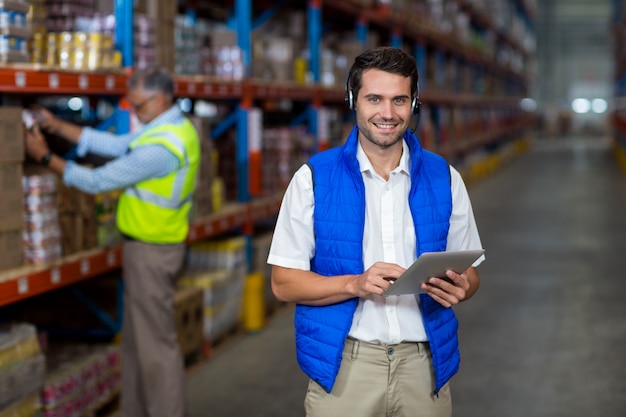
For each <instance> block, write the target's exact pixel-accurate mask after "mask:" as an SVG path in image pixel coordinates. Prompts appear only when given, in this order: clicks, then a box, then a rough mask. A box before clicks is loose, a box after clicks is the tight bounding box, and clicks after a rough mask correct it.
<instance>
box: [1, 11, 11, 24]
mask: <svg viewBox="0 0 626 417" xmlns="http://www.w3.org/2000/svg"><path fill="white" fill-rule="evenodd" d="M10 25H11V11H10V10H5V9H2V10H0V28H8V27H9V26H10Z"/></svg>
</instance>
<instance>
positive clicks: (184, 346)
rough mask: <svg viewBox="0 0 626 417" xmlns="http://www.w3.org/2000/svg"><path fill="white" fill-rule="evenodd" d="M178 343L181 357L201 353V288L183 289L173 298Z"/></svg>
mask: <svg viewBox="0 0 626 417" xmlns="http://www.w3.org/2000/svg"><path fill="white" fill-rule="evenodd" d="M174 311H175V315H176V327H177V329H178V343H179V344H180V349H181V351H182V353H183V356H188V355H190V354H194V353H196V354H197V353H200V352H201V351H202V345H203V342H204V338H203V328H204V292H203V291H202V288H195V287H183V288H179V289H178V290H177V291H176V295H175V296H174Z"/></svg>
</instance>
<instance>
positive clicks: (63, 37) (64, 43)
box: [57, 32, 73, 49]
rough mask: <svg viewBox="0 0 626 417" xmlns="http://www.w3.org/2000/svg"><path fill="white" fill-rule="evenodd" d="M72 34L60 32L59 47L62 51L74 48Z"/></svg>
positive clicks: (58, 36) (58, 37)
mask: <svg viewBox="0 0 626 417" xmlns="http://www.w3.org/2000/svg"><path fill="white" fill-rule="evenodd" d="M72 41H73V35H72V32H60V33H59V34H58V35H57V47H58V48H60V49H63V48H70V47H71V46H72Z"/></svg>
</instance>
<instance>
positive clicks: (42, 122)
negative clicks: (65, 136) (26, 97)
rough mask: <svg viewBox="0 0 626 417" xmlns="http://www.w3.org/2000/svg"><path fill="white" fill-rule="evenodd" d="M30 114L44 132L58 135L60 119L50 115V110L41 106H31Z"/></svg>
mask: <svg viewBox="0 0 626 417" xmlns="http://www.w3.org/2000/svg"><path fill="white" fill-rule="evenodd" d="M29 110H30V112H31V113H32V115H33V119H35V123H36V124H37V125H39V127H40V128H41V129H42V130H45V131H46V132H50V133H57V132H58V130H59V124H60V122H61V121H60V119H58V118H57V117H56V116H54V115H53V114H52V113H50V112H49V111H48V110H46V109H45V108H43V107H41V106H37V105H34V106H31V107H30V108H29Z"/></svg>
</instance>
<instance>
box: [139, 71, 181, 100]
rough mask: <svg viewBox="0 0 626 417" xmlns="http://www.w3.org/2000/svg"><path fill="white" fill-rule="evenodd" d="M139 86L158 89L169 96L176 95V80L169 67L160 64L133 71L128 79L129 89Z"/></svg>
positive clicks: (153, 89) (152, 89)
mask: <svg viewBox="0 0 626 417" xmlns="http://www.w3.org/2000/svg"><path fill="white" fill-rule="evenodd" d="M137 88H143V89H144V90H147V91H158V92H161V93H163V94H164V95H165V96H167V97H170V98H172V97H174V80H173V79H172V76H171V75H170V73H169V71H168V70H167V69H165V68H163V67H159V66H150V67H147V68H144V69H140V70H136V71H135V72H133V75H132V76H131V77H130V78H129V79H128V89H129V90H134V89H137Z"/></svg>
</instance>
